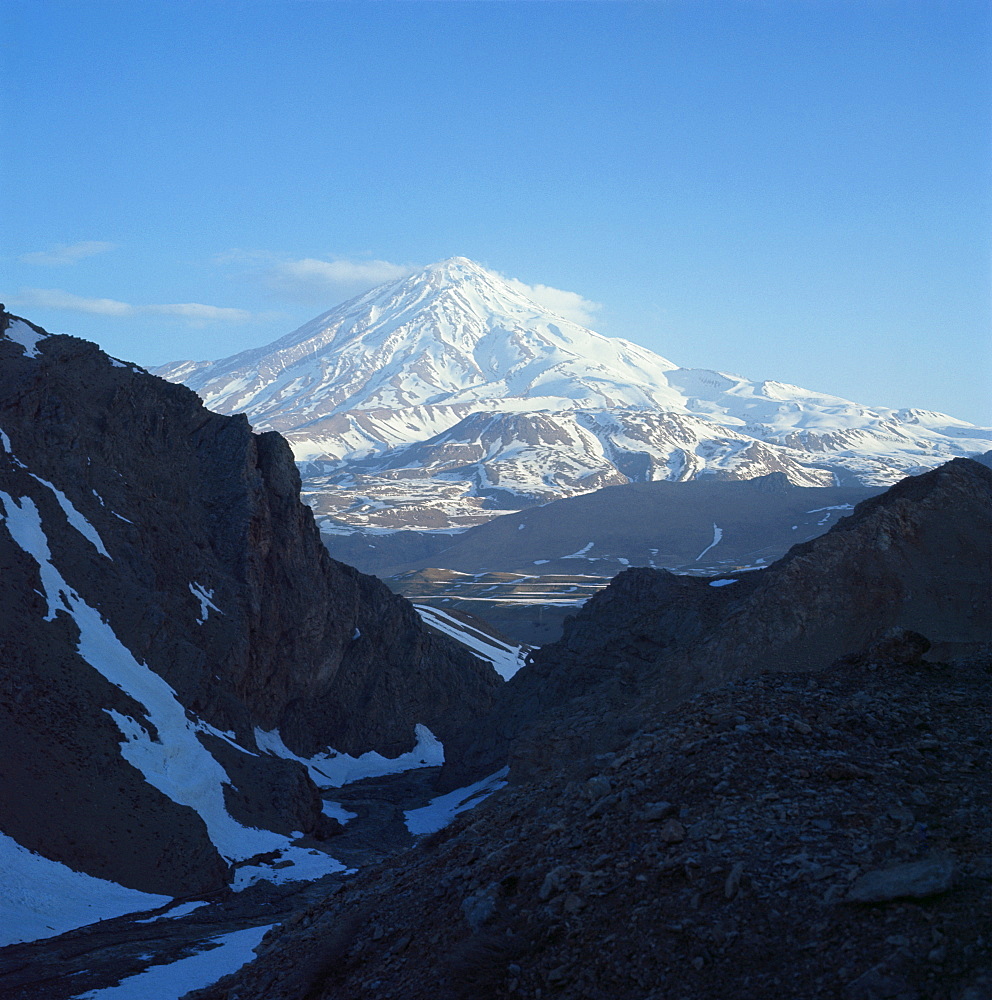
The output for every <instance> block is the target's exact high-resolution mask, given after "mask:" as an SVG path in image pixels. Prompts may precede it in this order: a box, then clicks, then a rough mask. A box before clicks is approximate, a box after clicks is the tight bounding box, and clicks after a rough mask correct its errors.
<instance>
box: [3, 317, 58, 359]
mask: <svg viewBox="0 0 992 1000" xmlns="http://www.w3.org/2000/svg"><path fill="white" fill-rule="evenodd" d="M47 336H48V334H47V333H38V331H37V330H34V329H32V328H31V327H30V326H28V324H27V323H25V322H24V320H22V319H15V320H13V321H12V322H11V324H10V326H8V327H7V337H8V338H9V339H10V340H12V341H13V342H14V343H15V344H20V345H21V347H23V348H24V354H25V356H26V357H29V358H36V357H38V342H39V341H41V340H44V339H45V338H46V337H47Z"/></svg>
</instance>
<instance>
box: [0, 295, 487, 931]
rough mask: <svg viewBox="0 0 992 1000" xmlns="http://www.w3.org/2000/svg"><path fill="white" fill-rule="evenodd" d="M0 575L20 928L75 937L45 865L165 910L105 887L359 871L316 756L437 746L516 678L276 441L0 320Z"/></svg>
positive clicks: (123, 368)
mask: <svg viewBox="0 0 992 1000" xmlns="http://www.w3.org/2000/svg"><path fill="white" fill-rule="evenodd" d="M0 570H2V572H0V664H2V665H3V669H2V670H0V788H2V799H3V808H2V810H0V834H2V835H3V837H5V838H7V839H2V838H0V839H2V843H0V875H2V874H4V873H6V875H7V882H8V883H10V885H9V886H7V888H8V889H10V891H9V892H7V893H6V896H7V898H6V899H5V900H0V924H7V923H10V922H11V921H15V922H20V923H19V927H20V929H16V928H15V930H16V931H17V934H19V935H22V932H24V933H29V934H31V933H34V930H32V927H33V928H34V929H35V930H36V929H37V926H42V927H47V926H49V925H51V926H52V927H53V929H56V930H58V929H61V930H64V929H66V925H65V924H64V923H60V922H54V923H53V921H52V920H51V919H49V917H50V914H48V913H46V912H41V911H37V910H32V909H31V906H30V905H28V903H29V902H30V899H31V898H32V896H33V895H34V890H33V888H32V887H33V885H34V884H35V882H37V880H38V879H41V880H43V881H45V882H46V883H50V884H51V885H52V886H54V887H55V889H53V892H52V893H49V894H48V895H45V897H44V898H45V899H49V898H55V897H56V896H57V893H58V892H61V891H62V888H64V889H65V890H66V891H69V889H71V890H72V892H73V893H76V894H77V895H78V897H79V906H78V907H77V908H76V909H78V911H79V912H80V913H83V914H84V915H85V913H86V912H91V913H92V915H93V919H98V918H99V917H101V916H111V915H113V914H114V913H119V912H121V910H122V909H125V908H127V907H128V906H130V905H131V902H134V901H135V900H137V902H136V903H135V905H140V906H141V907H142V908H145V907H147V906H148V905H150V904H149V902H148V900H147V899H146V898H144V897H140V896H134V895H129V894H127V893H123V892H120V893H118V892H117V891H116V890H115V889H112V888H111V889H107V888H106V885H104V884H103V883H113V884H116V885H117V886H125V887H127V888H128V889H132V890H137V891H139V892H140V893H145V894H148V893H151V894H154V895H155V896H156V897H160V896H162V895H168V896H185V895H188V894H191V893H197V892H213V891H217V890H220V889H221V888H222V887H223V886H224V885H225V884H228V883H230V882H231V880H232V879H233V880H234V883H233V884H234V885H235V887H239V886H243V885H246V884H248V883H250V882H252V881H253V880H255V879H257V878H258V877H260V876H264V877H267V878H272V877H278V878H285V877H287V876H291V872H290V870H289V869H290V868H292V869H298V868H300V867H301V866H302V867H306V868H307V870H308V872H309V874H308V875H307V876H306V877H308V878H309V877H312V874H313V870H314V868H315V867H318V868H321V873H325V872H327V871H332V870H340V869H342V868H343V867H344V866H343V865H342V864H340V863H339V862H337V861H336V860H335V859H334V858H332V857H330V856H329V855H327V854H326V853H325V852H324V851H322V850H320V849H319V847H318V844H319V842H320V841H321V840H322V839H324V838H326V837H327V836H329V835H331V834H333V833H334V832H335V831H336V826H335V823H334V822H333V820H332V819H328V816H327V814H325V813H324V812H323V809H322V801H321V793H320V790H319V787H318V785H317V784H316V783H315V782H313V781H312V780H311V779H310V778H309V777H308V772H307V770H306V769H305V768H304V767H303V766H302V765H301V760H303V759H311V758H313V757H314V756H315V755H321V754H322V755H323V756H325V757H334V758H335V760H336V762H337V764H338V765H345V764H349V762H350V761H351V757H356V758H357V759H358V760H359V761H361V760H363V759H365V757H364V755H365V754H367V753H369V752H373V751H374V752H376V756H377V757H378V756H379V754H384V755H386V756H388V757H389V758H390V759H395V758H396V757H397V755H399V754H402V752H403V751H407V750H409V749H410V747H411V745H414V742H415V740H416V744H415V745H416V748H418V751H419V748H420V745H421V743H422V742H423V741H422V740H421V733H420V728H423V732H425V733H426V732H427V731H428V729H429V730H430V732H431V733H433V734H434V735H436V736H437V738H438V739H440V740H446V739H448V738H449V730H448V728H447V727H448V725H449V723H450V724H451V725H452V726H459V727H460V726H462V725H464V724H465V723H466V722H467V721H468V720H470V719H471V718H472V717H474V716H476V715H478V714H479V713H480V712H481V711H482V710H484V709H485V708H487V707H488V706H489V704H490V703H491V701H492V698H493V692H494V690H495V688H496V687H497V686H498V685H499V683H500V681H499V677H498V675H497V674H496V673H495V671H494V670H493V669H492V668H491V667H490V666H489V665H488V664H487V663H486V662H484V661H480V660H479V658H478V657H477V656H474V655H470V654H469V653H467V652H465V651H464V650H463V649H461V648H460V647H458V646H457V645H456V644H454V643H452V642H450V641H449V640H448V639H447V638H445V637H443V636H439V635H438V634H437V633H436V632H432V631H430V630H428V629H427V628H426V627H425V626H424V625H423V624H422V622H421V619H420V617H419V616H418V615H417V613H416V611H415V610H414V609H413V607H412V606H411V605H409V604H408V603H406V602H405V601H403V600H402V599H399V598H397V597H395V596H394V595H393V594H391V593H390V592H389V591H388V590H387V588H386V587H385V586H384V585H382V584H381V583H380V582H379V581H378V580H375V579H374V578H371V577H367V576H363V575H362V574H360V573H358V572H357V571H356V570H354V569H352V568H351V567H350V566H344V565H342V564H340V563H337V562H335V561H333V560H332V559H331V558H330V557H329V556H328V554H327V552H326V550H325V549H324V547H323V546H322V545H321V542H320V538H319V535H318V533H317V531H316V529H315V526H314V522H313V517H312V515H311V512H310V511H309V510H308V509H307V508H306V507H305V506H304V505H303V504H302V503H301V502H300V498H299V477H298V474H297V470H296V467H295V465H294V464H293V460H292V455H291V453H290V450H289V447H288V446H287V445H286V443H285V441H283V440H282V439H281V438H280V437H279V435H278V434H272V433H269V434H261V435H256V434H253V433H252V432H251V430H250V428H249V426H248V422H247V421H246V420H245V419H244V418H243V417H235V418H232V417H224V416H220V415H218V414H214V413H211V412H209V411H208V410H206V409H205V408H204V407H203V405H202V403H201V402H200V400H199V399H198V398H197V397H196V395H195V394H194V393H193V392H191V391H189V390H188V389H185V388H184V387H182V386H177V385H172V384H169V383H168V382H165V381H163V380H162V379H158V378H155V377H153V376H151V375H149V374H148V373H147V372H144V371H143V370H141V369H140V368H137V367H135V366H133V365H129V364H125V363H122V362H119V361H115V360H114V359H112V358H108V357H107V356H106V355H105V354H103V353H102V352H101V351H100V350H99V349H98V348H97V347H96V345H94V344H89V343H87V342H85V341H82V340H78V339H77V338H74V337H68V336H49V335H47V334H46V333H45V332H44V331H43V330H41V329H40V328H38V327H34V326H32V325H31V324H30V323H27V322H26V321H24V320H21V319H19V318H17V317H12V316H9V315H8V314H6V313H4V312H2V311H0ZM418 726H419V727H420V728H418ZM425 727H426V728H425ZM259 734H261V736H260V735H259ZM431 744H432V745H433V746H436V747H438V749H440V748H439V744H438V742H437V740H436V739H434V736H431ZM332 747H333V748H334V749H333V750H332V749H331V748H332ZM346 755H347V756H346ZM379 759H380V760H381V759H382V758H381V757H379ZM436 762H437V761H435V763H436ZM349 766H350V764H349ZM305 836H306V837H307V838H309V840H308V841H307V843H305V844H299V843H297V841H299V840H300V838H303V837H305ZM8 840H9V842H10V843H8ZM11 844H14V845H15V846H14V847H11ZM40 859H45V860H47V862H49V864H45V863H44V861H43V860H40ZM253 859H254V861H253ZM269 862H272V863H273V864H275V867H276V870H277V872H279V873H280V874H278V875H277V876H274V875H273V872H272V869H270V868H268V867H265V866H266V865H267V864H268V863H269ZM283 862H286V865H284V864H283ZM60 865H61V866H63V867H64V868H65V869H66V871H62V868H60V867H59V866H60ZM70 870H71V872H75V873H84V874H86V875H88V876H91V877H92V878H91V880H85V879H82V878H80V879H75V878H72V877H71V875H69V874H66V872H68V871H70ZM15 883H17V884H16V886H15ZM21 883H23V887H24V891H23V893H22V892H21V888H22V886H21ZM59 887H62V888H59ZM73 887H75V888H73ZM77 889H78V892H77ZM25 900H27V901H28V902H27V903H25V905H24V906H21V903H22V902H24V901H25ZM91 904H92V905H91ZM39 905H40V904H39ZM45 905H47V904H45ZM73 906H75V904H73ZM12 907H13V910H12V909H11V908H12ZM132 908H133V907H132ZM32 913H34V916H31V914H32ZM36 918H37V919H36ZM72 919H75V917H73V918H72ZM24 921H27V924H25V923H24ZM28 924H30V925H31V926H28ZM36 925H37V926H36Z"/></svg>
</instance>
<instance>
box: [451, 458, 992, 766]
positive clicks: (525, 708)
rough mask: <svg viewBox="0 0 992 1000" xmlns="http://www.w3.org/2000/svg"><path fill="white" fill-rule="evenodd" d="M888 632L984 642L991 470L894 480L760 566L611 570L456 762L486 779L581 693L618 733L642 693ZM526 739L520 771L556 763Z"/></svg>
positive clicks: (990, 611) (990, 619)
mask: <svg viewBox="0 0 992 1000" xmlns="http://www.w3.org/2000/svg"><path fill="white" fill-rule="evenodd" d="M894 627H900V628H904V629H911V630H915V631H917V632H920V633H922V634H923V635H925V636H927V638H928V639H930V640H931V641H932V642H934V643H935V644H943V645H947V644H953V645H955V646H956V647H962V646H964V647H967V646H969V645H974V644H978V643H982V642H987V641H989V639H990V637H992V472H990V470H989V469H988V468H986V467H985V466H984V465H981V464H979V463H976V462H973V461H971V460H969V459H955V460H953V461H951V462H949V463H947V464H946V465H944V466H941V467H940V468H938V469H935V470H933V471H931V472H928V473H925V474H924V475H921V476H916V477H910V478H908V479H905V480H902V481H901V482H900V483H898V484H896V485H895V486H894V487H892V488H891V489H889V490H888V491H887V492H885V493H883V494H881V495H879V496H876V497H872V498H870V499H868V500H866V501H864V502H863V503H861V504H859V505H858V506H857V507H856V508H855V510H854V512H853V513H852V514H851V516H849V517H846V518H843V519H841V521H839V522H838V523H837V524H836V525H835V526H834V527H833V528H832V529H831V530H830V531H829V532H828V533H827V534H825V535H823V536H821V537H819V538H815V539H813V540H811V541H809V542H806V543H804V544H802V545H797V546H794V547H793V548H792V549H790V550H789V552H788V553H787V554H786V555H785V556H784V557H783V558H782V559H780V560H779V561H778V562H776V563H774V564H773V565H772V566H770V567H769V568H768V569H765V570H760V571H756V572H753V573H745V574H740V575H739V576H736V577H730V578H725V579H715V580H714V579H705V578H694V577H685V576H675V575H673V574H671V573H667V572H665V571H664V570H651V569H643V568H641V569H632V570H629V571H627V572H626V573H622V574H620V575H619V576H617V577H616V578H615V579H614V581H613V582H612V583H611V585H610V586H609V587H607V588H606V589H605V590H603V591H601V592H600V593H599V594H597V595H596V596H595V597H593V598H592V599H591V600H590V601H589V602H588V603H587V604H586V605H585V606H584V607H583V608H582V610H581V611H580V612H579V613H578V614H577V615H576V616H575V618H573V619H570V620H569V621H567V622H566V625H565V629H564V635H563V637H562V639H561V641H560V642H557V643H554V644H552V645H549V646H544V647H542V648H540V649H538V650H536V651H535V652H534V654H533V656H532V659H531V662H530V663H528V665H527V666H525V667H524V668H523V669H522V670H520V672H519V673H518V674H517V675H516V676H515V677H513V678H512V680H511V681H510V682H509V683H508V684H507V686H506V688H505V689H504V690H503V692H501V695H500V700H499V704H498V705H497V708H496V709H495V710H494V712H493V714H492V716H491V718H490V720H489V721H488V723H487V725H485V726H482V727H479V728H478V729H477V730H475V731H474V733H473V741H472V746H471V747H470V748H465V752H464V754H462V755H460V759H462V760H464V761H465V762H470V761H473V760H476V761H477V766H478V768H479V770H480V771H483V770H484V769H485V768H486V767H487V766H489V765H490V764H492V763H494V762H495V761H496V760H498V759H499V758H500V754H501V753H505V748H506V746H507V744H508V743H509V742H511V741H512V740H514V739H516V738H517V737H518V736H519V735H520V734H521V733H523V732H525V731H526V730H527V729H528V727H529V726H531V725H533V724H535V723H537V722H538V720H542V719H543V720H544V721H542V722H541V724H540V725H539V727H538V730H539V731H540V732H542V733H545V734H547V733H549V732H550V731H556V732H557V731H559V730H564V731H565V732H567V731H568V726H567V725H563V724H562V719H563V717H564V716H565V715H567V712H568V711H570V710H571V709H570V708H569V707H567V706H569V705H570V703H572V702H573V701H575V700H578V701H587V702H590V703H591V702H595V703H596V704H598V705H599V706H600V715H601V717H602V720H603V726H604V729H605V730H606V731H609V732H610V733H615V732H616V730H617V727H618V726H620V727H621V728H622V726H623V721H622V717H623V716H624V715H625V714H629V713H630V712H631V705H633V704H635V703H636V702H637V701H638V699H640V700H641V701H644V700H647V701H651V702H655V703H658V704H662V705H665V706H671V705H675V704H677V703H678V702H679V701H680V700H682V699H684V698H685V697H687V696H689V695H690V694H692V693H694V692H696V691H700V690H705V689H707V688H711V687H714V686H715V685H717V684H720V683H723V682H725V681H728V680H731V679H734V678H737V677H741V676H746V675H749V674H754V673H757V672H759V671H764V670H797V669H799V670H819V669H822V668H824V667H826V666H827V665H829V664H830V663H831V662H832V661H834V660H836V659H838V658H839V657H843V656H845V655H851V654H857V653H859V652H860V651H862V650H863V649H864V648H865V646H866V645H867V644H868V643H869V642H870V641H871V640H872V638H873V637H874V636H875V635H876V634H877V633H878V632H880V631H881V630H885V629H890V628H894ZM563 706H566V707H563ZM633 725H634V728H636V723H635V724H633ZM611 738H612V737H611ZM549 739H550V737H549ZM525 742H526V743H527V745H528V746H529V747H530V749H529V750H528V751H527V753H526V754H524V757H523V758H521V760H520V761H519V766H518V773H523V772H525V771H526V770H527V769H528V768H529V767H541V766H543V765H544V763H545V762H546V758H548V759H549V758H550V757H553V756H554V755H555V753H554V752H552V751H550V750H549V749H547V746H545V748H544V749H540V748H541V747H542V746H544V745H542V744H541V742H540V740H539V739H537V738H536V737H535V738H528V739H527V740H526V741H525ZM553 742H555V743H558V742H560V740H559V739H558V738H555V739H554V740H553ZM561 749H562V748H561V747H560V746H559V747H558V750H561ZM535 752H536V753H537V754H538V756H537V758H535V757H534V753H535ZM566 756H567V754H566ZM462 777H464V774H461V775H457V776H455V775H453V776H452V778H451V780H452V781H453V782H454V781H458V780H461V778H462Z"/></svg>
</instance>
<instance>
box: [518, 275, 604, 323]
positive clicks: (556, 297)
mask: <svg viewBox="0 0 992 1000" xmlns="http://www.w3.org/2000/svg"><path fill="white" fill-rule="evenodd" d="M505 280H506V283H507V284H508V285H510V286H511V287H513V288H515V289H516V290H517V291H518V292H521V293H522V294H524V295H526V296H527V297H528V298H530V299H533V300H534V301H535V302H536V303H537V304H538V305H541V306H545V307H546V308H548V309H550V310H552V312H556V313H558V315H559V316H564V317H565V319H570V320H571V321H572V322H573V323H579V324H580V325H581V326H589V324H590V323H593V322H595V314H596V313H597V312H598V311H599V310H600V309H602V308H603V306H602V303H600V302H592V301H591V300H589V299H586V298H583V297H582V296H581V295H579V293H578V292H566V291H565V290H564V289H563V288H552V287H551V286H550V285H527V284H525V283H524V282H522V281H519V280H518V279H517V278H506V279H505Z"/></svg>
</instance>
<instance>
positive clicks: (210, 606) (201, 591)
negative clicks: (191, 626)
mask: <svg viewBox="0 0 992 1000" xmlns="http://www.w3.org/2000/svg"><path fill="white" fill-rule="evenodd" d="M189 592H190V593H191V594H192V595H193V596H194V597H195V598H196V599H197V600H198V601H199V602H200V617H199V618H197V619H196V624H197V625H202V624H203V623H204V622H205V621H206V620H207V616H208V615H209V614H210V612H211V611H216V612H217V614H219V615H222V614H223V613H224V612H223V611H221V609H220V608H218V607H217V605H216V604H214V603H213V601H211V600H210V598H211V597H213V596H214V592H213V589H211V590H207V588H206V587H204V586H203V584H202V583H197V582H196V581H195V580H194V581H193V582H192V583H191V584H190V585H189Z"/></svg>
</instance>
